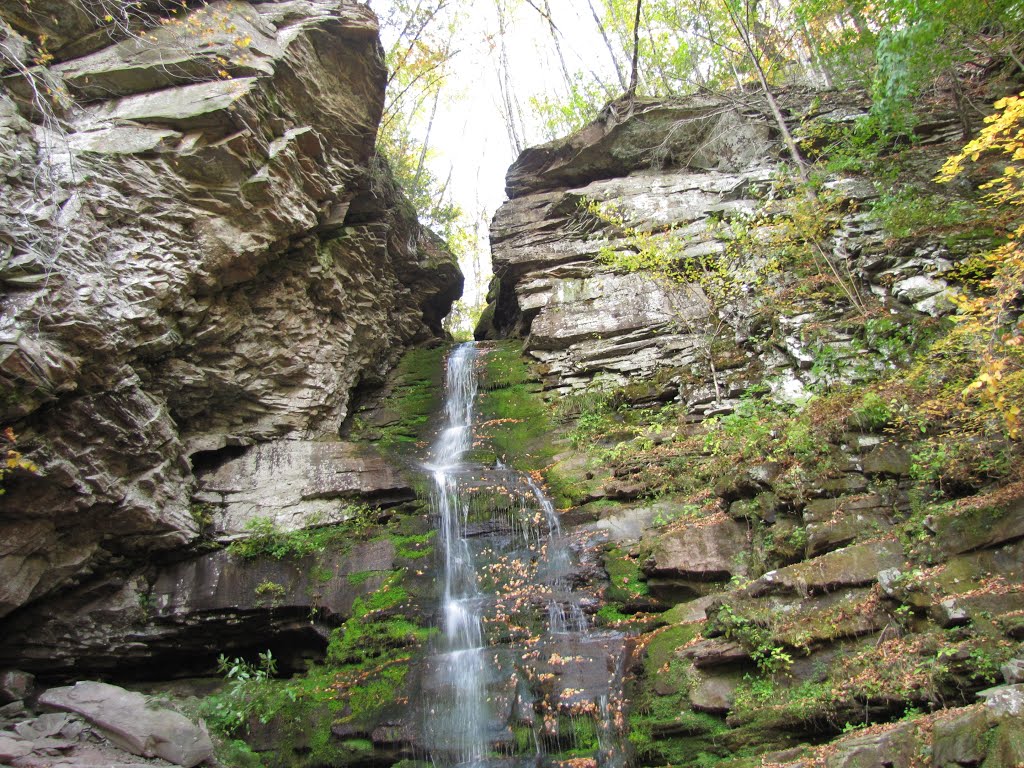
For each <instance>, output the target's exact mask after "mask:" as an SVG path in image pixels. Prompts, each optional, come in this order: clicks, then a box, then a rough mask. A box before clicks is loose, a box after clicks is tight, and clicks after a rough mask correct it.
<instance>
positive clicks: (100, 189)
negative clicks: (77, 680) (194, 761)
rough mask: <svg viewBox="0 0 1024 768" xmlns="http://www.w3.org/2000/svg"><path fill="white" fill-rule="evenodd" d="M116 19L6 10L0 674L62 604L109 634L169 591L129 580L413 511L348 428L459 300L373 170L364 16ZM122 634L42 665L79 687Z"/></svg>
mask: <svg viewBox="0 0 1024 768" xmlns="http://www.w3.org/2000/svg"><path fill="white" fill-rule="evenodd" d="M110 7H111V8H116V9H119V10H117V11H116V12H112V13H105V10H106V9H107V6H103V10H98V8H99V6H97V5H96V4H95V3H90V2H81V3H79V2H77V0H76V1H75V2H70V3H69V2H63V0H62V1H61V2H32V3H27V2H21V1H20V0H10V2H4V3H0V38H2V41H3V49H2V50H3V58H2V66H3V74H4V77H3V85H2V88H0V167H2V168H3V174H2V177H0V208H2V211H0V282H2V283H3V297H2V306H3V311H2V321H0V350H2V351H0V393H2V395H0V403H2V409H3V416H2V417H0V424H2V425H3V426H4V427H8V426H9V427H11V428H12V429H13V436H14V437H15V438H16V445H9V446H8V448H15V449H16V450H18V451H20V452H21V453H22V454H24V455H25V456H26V457H28V458H30V459H31V461H32V462H33V463H34V464H35V465H36V466H37V470H36V471H34V472H33V471H25V470H23V469H19V470H17V471H14V472H12V473H10V474H9V475H7V476H6V477H5V478H4V491H5V492H4V494H3V496H2V497H0V540H2V541H3V544H2V545H0V546H2V549H0V616H7V617H8V620H9V621H10V622H13V623H11V624H9V627H10V630H11V631H9V632H7V633H5V635H6V636H5V639H4V641H3V644H4V646H5V647H4V649H3V650H2V651H0V655H2V656H4V657H5V658H7V659H11V658H13V659H14V660H15V663H17V659H18V658H19V656H21V655H22V652H23V651H24V650H25V649H26V648H28V647H29V646H33V644H34V643H35V642H36V641H38V639H39V635H38V634H36V635H33V631H32V630H25V632H28V635H26V634H24V632H20V631H15V629H14V628H15V626H17V627H22V628H24V627H30V626H37V624H38V622H39V621H45V620H48V619H50V618H52V609H51V608H49V607H47V605H48V604H47V603H46V601H47V600H49V599H51V598H52V597H53V596H55V595H61V596H60V597H59V599H60V600H62V601H64V602H65V603H66V607H67V609H68V610H85V612H86V613H87V614H88V612H89V608H88V606H95V605H99V604H103V605H104V606H105V607H104V610H108V609H109V610H108V612H109V613H111V614H117V615H118V616H122V615H126V614H124V612H125V611H128V609H129V608H130V609H131V611H136V612H137V611H138V608H139V604H140V600H142V601H143V602H145V601H147V600H148V599H149V598H148V597H145V596H146V595H149V593H150V587H151V586H152V584H154V583H156V581H160V583H162V584H164V585H165V587H161V588H160V590H158V591H161V590H163V589H165V588H166V589H170V590H171V592H172V593H173V592H174V584H175V577H172V576H158V575H156V574H155V573H154V572H152V571H147V572H146V574H145V575H141V573H140V572H139V571H137V570H133V569H136V568H137V567H138V566H140V565H144V564H147V563H149V564H154V563H158V562H166V561H167V560H180V559H181V558H182V557H183V556H185V554H186V553H187V550H188V548H189V547H191V546H193V545H196V544H197V543H199V542H201V537H205V538H204V539H202V540H205V541H209V540H210V539H211V538H216V537H218V536H224V535H229V536H230V535H231V534H237V533H238V532H240V531H241V530H242V529H243V528H245V526H246V525H247V524H248V523H250V522H251V521H252V520H253V518H261V519H264V520H269V521H271V523H273V524H275V525H278V526H280V527H283V528H291V529H294V528H301V527H304V526H305V525H307V524H313V523H318V524H324V523H329V522H332V521H337V520H340V519H344V518H345V517H347V516H349V515H350V514H351V512H350V511H349V507H350V503H351V502H353V501H361V500H366V499H371V500H374V501H376V502H380V503H395V502H397V501H401V500H403V499H409V498H411V497H412V491H411V489H410V488H409V487H408V483H407V482H406V481H405V480H403V479H402V478H401V477H400V476H399V474H398V471H397V470H396V469H395V468H392V467H391V466H390V465H388V464H387V463H386V462H385V461H384V460H383V459H382V458H381V457H380V455H379V454H377V453H376V452H375V451H374V450H373V448H372V446H368V445H363V446H354V445H351V444H347V443H342V442H340V441H339V438H338V434H339V429H340V427H341V424H342V422H343V421H344V420H345V418H346V416H347V415H348V414H349V412H350V409H351V405H352V398H353V394H354V392H355V391H356V390H357V389H359V388H362V389H365V390H369V389H372V388H373V387H375V386H379V385H380V384H381V383H382V382H383V381H384V379H385V376H386V375H387V374H388V372H389V371H390V370H391V368H392V367H393V366H394V365H395V363H396V362H397V360H398V359H399V357H400V356H401V354H402V352H403V350H404V349H406V348H407V347H409V346H410V345H414V344H419V343H422V342H427V341H430V340H432V339H435V338H437V337H439V336H440V335H441V319H442V317H444V315H446V314H447V312H448V311H449V308H450V305H451V303H452V301H454V299H455V298H456V297H457V296H458V295H459V294H460V292H461V287H462V276H461V274H460V273H459V270H458V267H457V265H456V263H455V260H454V257H453V256H452V255H451V254H450V253H448V252H447V251H446V249H445V246H444V244H443V243H442V242H441V241H440V240H439V239H438V238H437V237H435V236H434V235H433V234H432V233H430V232H429V231H427V230H425V229H424V228H422V227H421V226H420V225H419V223H418V222H417V220H416V215H415V212H414V211H413V210H412V208H411V206H410V205H409V204H408V203H407V202H406V201H405V200H404V199H403V197H402V194H401V192H399V191H398V189H397V187H396V185H395V184H394V182H393V181H392V179H391V176H390V172H389V170H388V167H387V165H386V163H385V162H384V161H383V160H382V159H381V158H380V157H379V156H378V155H377V154H376V150H375V138H376V132H377V126H378V122H379V120H380V117H381V111H382V108H383V100H384V85H385V78H386V72H385V68H384V65H383V61H382V51H381V47H380V43H379V40H378V36H377V33H378V28H377V21H376V18H375V17H374V15H373V13H372V12H371V11H370V10H369V9H368V8H367V7H366V6H365V5H363V4H359V3H356V2H350V1H348V0H297V1H295V2H281V3H269V2H268V3H249V2H215V3H211V4H210V5H208V6H205V7H203V8H202V9H200V10H197V11H193V12H185V11H184V10H181V9H179V8H177V4H167V5H166V6H165V5H164V4H161V3H153V4H148V5H146V6H145V7H142V6H139V5H138V4H123V7H122V5H119V4H113V5H111V6H110ZM381 557H384V558H385V559H386V557H387V554H386V553H384V554H382V555H381ZM190 567H191V568H192V569H193V571H194V570H195V566H181V567H180V568H184V571H188V570H189V568H190ZM180 568H179V570H180ZM203 568H206V570H207V580H209V578H211V576H210V574H211V573H212V574H216V573H219V570H218V568H219V566H218V565H217V564H213V565H206V566H201V567H200V570H202V569H203ZM210 569H212V571H211V570H210ZM184 571H183V572H182V573H184ZM111 574H120V575H118V576H116V577H111ZM128 574H133V575H131V576H129V575H128ZM179 576H181V578H180V579H178V581H177V583H178V584H179V586H180V585H181V584H184V583H185V582H186V581H188V579H187V578H185V577H184V576H182V575H181V574H179ZM193 576H195V574H193ZM111 578H112V579H113V580H112V581H111ZM197 578H198V577H197ZM266 578H267V577H266V575H265V574H264V575H262V576H261V577H260V578H257V579H256V582H254V583H259V581H260V580H261V579H262V580H264V581H265V580H266ZM154 579H155V580H156V581H154ZM161 579H162V581H161ZM140 580H141V581H140ZM199 580H200V581H202V578H200V579H199ZM244 580H245V578H244V577H243V581H244ZM214 582H216V579H215V578H214ZM75 585H81V586H80V587H77V588H76V587H75ZM69 589H71V590H74V589H77V590H78V591H73V592H68V590H69ZM251 592H252V590H251V588H249V589H247V594H248V601H249V602H252V601H253V599H254V598H253V596H252V595H251V594H249V593H251ZM140 594H141V595H142V597H140ZM297 594H298V595H299V598H300V600H299V602H303V601H304V602H305V604H307V608H306V610H308V602H309V597H308V596H306V597H302V590H301V588H300V589H298V593H297ZM168 599H169V600H170V602H171V603H175V602H176V601H178V602H180V600H181V599H184V598H182V597H181V596H180V595H178V596H177V597H175V596H174V595H173V594H172V595H171V596H170V597H169V598H168ZM232 599H234V600H237V599H238V598H237V596H236V597H235V598H231V599H229V598H224V597H223V596H222V597H221V598H217V599H215V600H214V602H215V603H217V604H218V605H221V604H222V607H223V608H225V609H229V608H231V607H232V606H231V600H232ZM346 599H347V600H348V601H349V602H351V596H350V597H348V598H346ZM104 601H112V602H109V604H108V603H104ZM210 605H212V604H210ZM210 605H207V609H209V608H210ZM72 606H73V608H72ZM129 612H130V611H129ZM101 613H102V611H101ZM136 618H137V617H136ZM111 621H113V620H111V619H109V616H108V617H107V619H100V620H98V624H97V623H96V622H95V621H93V619H87V618H85V617H83V616H79V617H78V618H77V619H74V620H70V619H69V622H70V624H71V625H74V626H78V627H82V628H87V627H94V625H95V627H94V629H95V630H96V632H95V634H94V636H93V637H92V640H85V636H86V635H89V631H88V630H87V629H85V630H84V631H82V632H80V633H79V636H78V637H74V636H73V635H74V631H72V632H71V635H72V636H65V635H62V634H61V633H62V632H64V630H61V631H59V632H57V635H53V634H52V633H51V635H49V637H50V638H51V640H52V641H53V643H51V642H50V641H47V640H43V641H40V642H41V643H42V650H41V651H39V656H38V661H37V666H38V667H39V668H40V669H42V670H46V669H47V668H48V665H49V669H50V670H51V671H53V670H56V669H63V668H65V667H70V668H74V667H75V665H76V664H84V665H85V666H89V662H88V661H83V659H87V658H88V657H89V653H92V651H90V652H85V651H82V649H81V648H80V647H79V648H78V650H77V651H76V650H75V648H76V647H78V646H80V645H81V643H82V642H85V643H86V644H88V643H89V642H93V643H95V646H94V651H95V653H97V654H100V655H102V654H101V649H102V648H103V647H104V645H105V643H106V642H107V640H106V639H105V638H106V637H107V635H106V634H105V633H108V631H109V628H110V626H112V625H111ZM117 621H120V619H118V620H117ZM117 621H114V623H115V624H116V623H117ZM129 623H130V622H129ZM104 627H107V628H106V629H104ZM118 631H119V632H122V635H121V636H122V638H123V636H124V635H123V627H122V629H120V630H118ZM44 634H45V633H44ZM129 634H130V633H129ZM29 636H32V637H34V638H35V640H32V641H29V640H28V637H29ZM57 636H61V637H63V639H57ZM107 639H109V638H107ZM125 642H128V641H127V640H125ZM132 643H134V645H132ZM54 644H55V645H58V646H62V647H64V648H65V650H64V651H62V652H57V651H55V650H54ZM129 645H131V646H132V647H135V648H136V649H138V648H139V647H140V646H139V644H138V642H137V641H132V642H131V643H129ZM126 647H127V646H126ZM61 653H67V654H68V656H67V657H66V658H64V660H63V661H61V660H59V659H58V658H57V657H59V656H60V655H61ZM83 653H84V654H85V655H84V656H83V655H82V654H83ZM145 656H146V652H145V651H142V652H141V654H139V658H140V659H144V658H145ZM75 659H78V661H76V660H75ZM109 661H110V663H113V664H115V665H116V663H117V661H116V659H113V658H111V659H110V660H109ZM107 666H109V664H108V665H107Z"/></svg>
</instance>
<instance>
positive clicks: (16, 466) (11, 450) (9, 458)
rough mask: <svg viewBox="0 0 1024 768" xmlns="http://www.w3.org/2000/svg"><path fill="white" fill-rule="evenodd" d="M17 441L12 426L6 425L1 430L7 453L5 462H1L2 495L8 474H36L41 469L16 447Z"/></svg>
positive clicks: (0, 443) (3, 447)
mask: <svg viewBox="0 0 1024 768" xmlns="http://www.w3.org/2000/svg"><path fill="white" fill-rule="evenodd" d="M17 441H18V439H17V437H16V436H15V434H14V430H13V429H11V428H10V427H6V428H5V429H4V430H3V432H0V446H2V449H3V450H4V451H5V454H6V455H5V456H4V458H3V463H0V495H3V493H4V480H5V479H6V478H7V476H8V475H11V474H15V473H26V474H30V475H34V474H36V473H37V472H38V471H39V468H38V467H37V466H36V465H35V464H33V463H32V462H31V461H29V460H28V459H26V458H25V457H24V456H22V455H21V452H20V451H18V450H17V448H16V447H15V446H16V444H17Z"/></svg>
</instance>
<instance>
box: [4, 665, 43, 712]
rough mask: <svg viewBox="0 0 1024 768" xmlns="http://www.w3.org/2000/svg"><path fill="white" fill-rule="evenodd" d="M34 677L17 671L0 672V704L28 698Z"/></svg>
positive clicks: (33, 683)
mask: <svg viewBox="0 0 1024 768" xmlns="http://www.w3.org/2000/svg"><path fill="white" fill-rule="evenodd" d="M35 680H36V679H35V676H34V675H31V674H29V673H28V672H21V671H20V670H17V669H6V670H4V671H3V672H0V704H9V703H10V702H12V701H18V700H20V699H26V698H28V695H29V694H30V693H31V692H32V687H33V686H34V685H35Z"/></svg>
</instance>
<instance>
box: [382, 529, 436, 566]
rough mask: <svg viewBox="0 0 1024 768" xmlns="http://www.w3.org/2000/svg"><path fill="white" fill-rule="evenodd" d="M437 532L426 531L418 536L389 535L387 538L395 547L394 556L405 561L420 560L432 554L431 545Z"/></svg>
mask: <svg viewBox="0 0 1024 768" xmlns="http://www.w3.org/2000/svg"><path fill="white" fill-rule="evenodd" d="M436 535H437V531H427V532H426V533H418V534H408V535H401V534H391V535H389V536H388V538H389V539H390V540H391V542H392V543H393V544H394V545H395V555H396V556H397V557H402V558H405V559H406V560H420V559H422V558H424V557H427V556H428V555H432V554H433V553H434V546H433V544H432V543H431V542H432V541H433V539H434V537H435V536H436Z"/></svg>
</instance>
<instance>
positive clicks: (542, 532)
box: [420, 344, 623, 768]
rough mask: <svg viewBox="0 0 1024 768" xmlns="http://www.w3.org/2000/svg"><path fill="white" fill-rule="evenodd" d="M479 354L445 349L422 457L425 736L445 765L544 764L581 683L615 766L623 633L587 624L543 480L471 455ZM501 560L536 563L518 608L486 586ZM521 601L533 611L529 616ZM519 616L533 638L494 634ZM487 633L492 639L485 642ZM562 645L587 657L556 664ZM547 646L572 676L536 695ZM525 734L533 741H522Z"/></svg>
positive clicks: (599, 751)
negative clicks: (431, 629) (435, 430)
mask: <svg viewBox="0 0 1024 768" xmlns="http://www.w3.org/2000/svg"><path fill="white" fill-rule="evenodd" d="M479 354H480V353H479V352H478V350H477V348H476V347H475V346H474V345H473V344H462V345H460V346H458V347H456V348H455V349H454V350H453V351H452V353H451V354H450V356H449V358H448V365H447V373H446V381H445V404H444V424H443V425H442V427H441V431H440V432H439V434H438V436H437V438H436V440H435V441H434V443H433V445H432V446H431V448H430V451H429V454H428V458H427V461H426V462H425V464H424V469H425V471H426V472H427V473H428V474H429V476H430V478H431V480H432V486H431V513H432V515H433V516H434V518H435V521H436V525H437V530H438V551H439V553H440V562H439V565H440V571H441V572H440V573H439V582H440V604H439V617H438V621H439V624H440V625H441V626H440V630H441V632H440V635H439V637H438V638H437V639H436V641H435V642H434V644H433V647H432V648H431V652H430V654H429V656H428V658H427V659H426V661H425V667H424V670H425V671H424V683H423V689H422V691H423V693H422V696H423V700H422V702H420V704H421V708H422V712H423V723H422V726H423V731H422V733H423V740H422V742H421V746H422V747H423V748H424V749H425V751H426V753H427V755H426V756H427V757H428V758H429V759H430V761H431V762H432V763H433V764H434V765H435V766H445V767H446V768H448V767H451V766H458V768H483V766H485V765H486V766H494V765H497V764H498V763H501V764H506V765H507V764H509V763H510V762H511V763H512V764H515V765H540V764H541V763H543V762H544V761H545V760H546V757H545V755H547V754H551V752H552V751H561V750H563V749H568V748H572V744H571V743H570V742H566V741H564V739H565V738H566V737H565V736H564V734H563V735H561V736H559V735H558V731H557V729H556V730H555V731H549V730H544V729H545V728H548V727H549V726H550V725H551V722H554V721H550V718H551V717H555V718H556V720H557V718H558V717H572V716H573V715H572V714H571V712H572V710H571V709H565V713H566V714H559V713H560V712H562V711H563V710H562V709H560V707H562V706H563V704H564V703H565V702H570V703H571V702H574V701H576V699H574V698H573V697H574V696H575V697H578V696H579V695H586V696H590V697H591V698H589V699H588V701H590V702H592V703H593V707H592V708H591V709H589V710H588V709H587V708H586V702H584V710H583V711H589V712H591V713H592V714H589V715H584V717H588V718H591V719H593V720H594V726H593V727H594V729H595V733H596V738H597V742H598V743H597V744H595V745H594V746H595V748H596V749H595V752H596V754H595V757H596V758H597V759H598V763H599V764H600V765H602V766H619V765H621V764H622V762H621V755H622V754H623V752H622V750H621V748H619V746H618V740H617V738H616V737H615V734H614V733H613V728H612V727H611V717H610V714H609V712H610V710H609V707H608V701H609V695H611V696H613V697H615V696H620V695H621V691H620V688H621V670H619V669H618V667H619V666H621V656H620V655H619V652H618V651H616V652H614V654H615V655H616V656H619V658H617V659H614V660H613V661H614V663H615V664H616V670H614V671H613V672H612V673H611V674H608V673H607V670H608V669H609V664H610V663H613V661H612V660H606V656H607V653H608V651H609V649H610V648H612V647H614V648H621V640H622V635H621V634H620V633H615V632H610V631H600V630H592V629H591V628H590V626H589V622H588V619H587V617H586V615H585V613H584V610H583V607H582V605H581V602H580V596H579V595H578V594H576V593H574V592H573V590H572V587H571V585H570V581H571V578H570V577H571V574H572V571H573V568H574V559H573V556H572V553H571V547H570V541H569V537H567V536H566V535H565V533H564V532H563V531H562V526H561V524H560V521H559V519H558V515H557V513H556V511H555V508H554V505H553V504H552V502H551V500H550V499H549V498H548V497H547V496H546V495H545V493H544V492H543V490H542V488H541V487H540V486H539V485H538V484H537V482H536V481H535V480H534V479H533V478H532V477H530V475H528V474H525V473H522V472H518V471H516V470H515V469H512V468H510V467H507V466H505V465H503V464H501V462H498V463H497V464H496V465H495V466H484V465H481V464H478V463H473V462H471V461H467V454H469V452H470V451H471V450H472V449H473V448H474V439H475V438H474V434H473V430H474V415H475V414H474V407H475V403H476V396H477V389H478V384H477V376H476V370H475V368H476V362H477V359H478V355H479ZM496 489H497V490H496ZM487 493H494V494H495V495H492V496H486V494H487ZM488 499H490V500H491V501H490V502H489V501H488ZM488 504H491V505H492V506H490V507H489V506H488ZM477 559H479V560H480V562H477ZM503 567H510V568H512V569H513V570H515V569H518V570H516V573H527V572H532V573H534V574H535V575H534V576H532V577H530V579H529V581H528V583H527V584H526V585H525V589H523V588H522V587H520V588H519V589H520V591H519V592H517V593H516V594H518V595H519V597H518V598H516V599H515V600H517V601H518V602H516V607H515V608H512V609H510V608H509V607H508V603H507V602H506V603H504V604H503V603H502V598H501V597H500V596H499V595H497V594H495V593H494V592H493V591H489V589H490V588H489V589H488V590H482V589H481V586H480V585H481V583H482V582H486V581H487V580H488V579H487V578H484V574H485V573H486V574H489V576H488V578H490V579H491V580H492V581H493V577H494V573H497V572H500V570H501V568H503ZM496 569H497V570H496ZM531 569H533V570H532V571H531ZM520 583H522V582H520ZM508 599H509V598H507V596H506V600H508ZM503 606H504V607H503ZM524 613H525V614H528V615H530V616H535V618H533V619H524V618H523V615H524ZM499 617H500V618H499ZM524 621H525V622H526V623H527V624H530V625H531V626H532V627H533V629H531V630H530V632H531V633H533V634H535V636H534V637H533V638H532V639H530V640H527V641H526V642H527V645H517V643H516V641H510V640H498V641H497V642H496V643H494V640H493V638H494V636H495V634H497V635H498V636H502V631H503V625H504V628H505V630H506V631H507V632H510V633H511V634H510V635H509V637H510V638H511V637H512V636H514V635H515V631H514V630H515V629H519V630H524V629H525V627H524V626H518V627H513V626H512V625H513V624H516V623H519V624H523V622H524ZM488 622H490V623H488ZM485 626H486V627H487V628H488V630H489V631H487V632H485ZM488 636H491V637H492V643H494V644H490V645H489V644H488ZM531 650H532V655H531V653H530V652H531ZM562 657H565V658H567V659H575V660H577V661H574V662H573V663H574V664H581V665H583V666H578V667H569V666H567V667H566V668H565V669H564V670H563V669H561V668H560V667H559V666H558V665H560V664H562V662H561V661H558V660H559V659H561V658H562ZM549 658H552V659H555V660H556V661H555V662H554V663H555V664H556V666H555V668H554V673H548V674H546V677H547V678H549V679H550V678H561V676H562V675H565V676H566V677H565V680H564V681H562V680H561V679H559V680H557V681H556V682H558V683H561V685H562V687H561V688H557V687H556V688H555V689H554V690H553V691H552V692H551V693H549V694H547V696H548V697H549V700H548V704H547V705H544V703H543V702H540V701H538V700H537V699H536V698H535V693H536V692H535V685H536V680H537V679H538V677H537V672H538V669H537V665H541V666H543V664H544V663H545V660H546V659H549ZM528 659H529V661H527V660H528ZM548 663H550V662H548ZM587 664H590V665H591V666H589V667H588V666H586V665H587ZM524 665H525V666H524ZM530 665H533V667H532V668H531V669H527V667H530ZM588 669H589V670H591V672H589V673H588V672H586V670H588ZM595 669H596V670H599V671H600V675H598V677H600V678H601V679H600V680H597V679H596V678H595V673H594V672H593V670H595ZM531 670H532V671H531ZM605 675H607V681H606V682H605V680H604V677H605ZM541 677H544V676H541ZM531 681H532V682H531ZM584 689H586V692H584ZM535 705H540V706H541V707H542V710H541V711H538V710H536V709H535ZM543 706H547V709H543ZM545 712H546V713H549V714H544V713H545ZM542 715H543V716H542ZM513 727H514V728H517V729H518V733H519V736H518V738H519V743H518V744H517V743H516V738H517V737H516V734H514V733H513V731H512V730H510V729H511V728H513ZM524 729H525V730H524ZM524 734H525V735H526V736H528V737H529V740H530V742H531V744H532V746H529V747H527V748H526V752H525V753H524V751H523V750H524V745H523V744H522V743H521V741H522V737H523V735H524ZM549 747H550V751H549ZM513 754H514V755H515V756H513Z"/></svg>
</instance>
